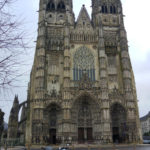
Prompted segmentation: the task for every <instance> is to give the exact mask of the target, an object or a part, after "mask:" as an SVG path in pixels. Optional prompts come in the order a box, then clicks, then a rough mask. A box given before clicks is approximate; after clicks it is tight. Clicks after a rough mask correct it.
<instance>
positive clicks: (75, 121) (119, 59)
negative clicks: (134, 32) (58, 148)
mask: <svg viewBox="0 0 150 150" xmlns="http://www.w3.org/2000/svg"><path fill="white" fill-rule="evenodd" d="M72 7H73V6H72V0H40V5H39V24H38V25H39V26H38V37H37V45H36V52H35V58H34V63H33V67H32V71H31V78H30V84H29V90H28V100H27V104H28V107H27V109H28V110H27V114H26V116H27V120H26V134H25V135H26V144H30V145H32V144H56V143H87V142H93V143H113V142H119V143H127V142H129V143H133V142H137V143H139V142H141V140H142V137H141V133H140V121H139V112H138V106H137V96H136V88H135V81H134V75H133V70H132V66H131V62H130V57H129V52H128V43H127V36H126V31H125V28H124V23H123V13H122V4H121V2H120V0H92V17H91V18H90V17H89V15H88V12H87V10H86V8H85V6H84V5H83V7H82V8H81V11H80V14H79V16H78V19H77V21H75V18H74V13H73V10H72Z"/></svg>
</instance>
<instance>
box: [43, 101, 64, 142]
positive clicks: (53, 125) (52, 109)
mask: <svg viewBox="0 0 150 150" xmlns="http://www.w3.org/2000/svg"><path fill="white" fill-rule="evenodd" d="M45 115H46V119H47V126H48V130H47V131H48V133H47V134H48V141H47V143H49V144H56V143H57V142H58V141H57V129H58V121H59V120H60V119H61V117H62V116H61V115H62V112H61V108H60V107H59V106H58V105H57V104H51V105H50V106H48V107H47V108H46V110H45Z"/></svg>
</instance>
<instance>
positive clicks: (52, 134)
mask: <svg viewBox="0 0 150 150" xmlns="http://www.w3.org/2000/svg"><path fill="white" fill-rule="evenodd" d="M49 141H50V144H56V129H50V139H49Z"/></svg>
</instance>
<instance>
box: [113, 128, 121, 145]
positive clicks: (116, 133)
mask: <svg viewBox="0 0 150 150" xmlns="http://www.w3.org/2000/svg"><path fill="white" fill-rule="evenodd" d="M119 139H120V138H119V128H118V127H113V142H114V143H119V142H120V141H119Z"/></svg>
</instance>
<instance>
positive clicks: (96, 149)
mask: <svg viewBox="0 0 150 150" xmlns="http://www.w3.org/2000/svg"><path fill="white" fill-rule="evenodd" d="M41 147H43V146H39V147H36V146H33V147H32V148H31V149H30V150H41ZM58 148H59V147H58V146H57V147H56V146H54V147H53V149H54V150H58ZM69 149H70V150H150V144H147V145H145V144H143V145H99V146H98V145H97V146H96V145H95V146H91V145H88V146H82V145H76V146H74V147H72V146H71V147H70V148H69ZM1 150H4V148H1ZM7 150H24V147H22V146H16V147H13V148H7Z"/></svg>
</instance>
